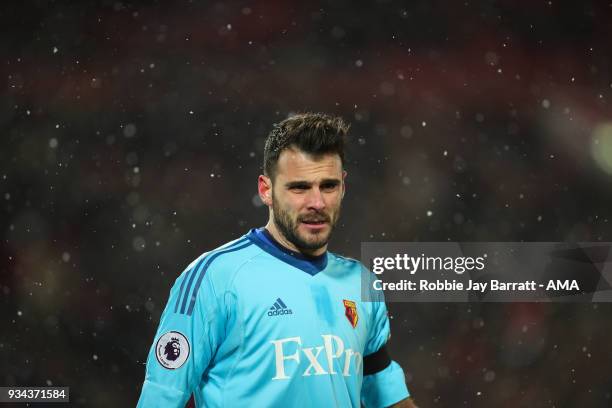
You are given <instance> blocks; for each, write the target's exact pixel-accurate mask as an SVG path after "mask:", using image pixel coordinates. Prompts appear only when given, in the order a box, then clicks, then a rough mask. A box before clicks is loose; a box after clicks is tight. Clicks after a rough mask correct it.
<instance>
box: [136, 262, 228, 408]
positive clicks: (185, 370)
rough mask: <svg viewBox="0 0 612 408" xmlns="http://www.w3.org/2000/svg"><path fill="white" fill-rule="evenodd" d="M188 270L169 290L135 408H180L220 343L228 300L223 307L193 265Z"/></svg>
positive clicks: (222, 301) (207, 278)
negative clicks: (136, 407)
mask: <svg viewBox="0 0 612 408" xmlns="http://www.w3.org/2000/svg"><path fill="white" fill-rule="evenodd" d="M190 267H191V268H190ZM190 267H188V268H187V270H186V271H185V272H183V274H181V276H180V277H179V278H178V279H177V280H176V282H175V284H174V286H173V287H172V289H171V290H170V296H169V299H168V303H167V304H166V307H165V309H164V311H163V313H162V316H161V319H160V322H159V327H158V329H157V333H156V334H155V338H154V340H153V344H152V346H151V349H150V351H149V354H148V358H147V365H146V374H145V381H144V384H143V387H142V392H141V394H140V399H139V401H138V407H139V408H141V407H142V408H145V407H184V406H185V404H186V402H187V401H188V400H189V397H190V396H191V394H192V392H193V390H194V388H195V387H196V386H197V385H198V384H199V382H200V380H201V378H202V375H203V373H204V372H205V370H206V369H207V368H208V365H209V363H210V361H211V359H212V358H213V356H214V354H215V351H216V349H217V348H218V347H219V345H220V344H221V342H223V339H224V334H225V322H226V316H227V314H228V307H231V305H230V304H229V298H228V302H226V298H225V295H224V293H220V292H221V291H220V290H219V289H220V288H215V286H214V283H213V281H212V279H211V278H210V273H206V274H204V273H203V271H201V270H199V268H198V263H196V262H194V263H193V264H192V265H190ZM198 272H201V273H200V274H198Z"/></svg>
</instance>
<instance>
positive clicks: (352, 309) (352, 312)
mask: <svg viewBox="0 0 612 408" xmlns="http://www.w3.org/2000/svg"><path fill="white" fill-rule="evenodd" d="M344 309H345V310H344V315H345V316H346V318H347V319H348V321H349V323H350V324H351V326H353V329H354V328H355V327H357V322H358V321H359V315H358V314H357V305H356V304H355V302H353V301H352V300H346V299H344Z"/></svg>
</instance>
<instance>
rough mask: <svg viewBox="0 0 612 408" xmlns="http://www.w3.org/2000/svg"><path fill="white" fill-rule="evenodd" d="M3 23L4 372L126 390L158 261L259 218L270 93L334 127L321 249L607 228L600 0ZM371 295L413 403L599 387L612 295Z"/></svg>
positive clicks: (202, 10) (604, 9) (311, 6)
mask: <svg viewBox="0 0 612 408" xmlns="http://www.w3.org/2000/svg"><path fill="white" fill-rule="evenodd" d="M570 3H571V4H570ZM0 19H1V21H2V27H3V30H2V33H3V35H2V36H0V49H1V50H2V54H1V55H2V57H1V58H2V61H1V62H2V64H1V65H0V74H1V75H2V78H3V82H4V84H3V85H4V86H3V89H2V92H1V94H0V129H1V132H2V134H1V139H0V140H1V141H0V159H1V163H2V164H1V169H0V234H1V235H2V241H1V244H0V328H1V329H0V355H1V356H2V358H1V359H0V385H4V386H11V385H16V386H26V385H32V386H33V385H39V386H45V385H57V386H69V387H70V388H71V400H72V402H73V403H76V404H78V405H83V406H97V407H108V406H117V407H119V406H133V405H135V403H136V400H137V397H138V395H139V392H140V387H141V384H142V381H143V379H144V361H145V359H146V355H147V353H148V350H149V347H150V344H151V342H152V340H153V335H154V333H155V330H156V327H157V323H158V319H159V316H160V313H161V311H162V309H163V307H164V305H165V302H166V300H167V296H168V291H169V289H170V286H171V285H172V283H173V282H174V279H175V278H176V277H177V276H178V274H179V273H180V272H181V271H182V270H183V268H184V267H185V266H186V265H187V264H188V263H189V262H190V261H191V260H193V259H194V258H195V257H197V256H198V255H199V254H200V253H202V252H204V251H206V250H209V249H211V248H214V247H216V246H218V245H220V244H221V243H224V242H226V241H228V240H231V239H234V238H236V237H238V236H239V235H241V234H243V233H245V232H246V231H247V230H248V229H249V228H251V227H256V226H261V225H263V224H264V223H265V220H266V219H267V211H265V207H262V206H261V203H260V202H259V201H258V198H257V197H256V178H257V175H258V174H259V172H260V170H261V162H262V149H263V141H264V138H265V136H266V134H267V132H268V131H269V130H270V128H271V126H272V124H273V123H275V122H278V121H280V120H282V119H284V118H285V117H287V116H288V115H290V114H291V113H292V112H298V111H324V112H330V113H334V114H338V115H342V116H343V117H344V118H345V119H346V120H348V121H350V122H351V123H352V131H351V137H352V139H351V143H350V147H349V152H348V155H349V163H348V165H347V170H348V172H349V178H348V192H347V196H346V198H345V207H344V213H343V218H342V220H341V225H340V226H339V228H338V229H337V231H336V233H335V236H334V240H333V242H332V246H331V249H332V250H333V251H334V252H340V253H343V254H346V255H348V256H352V257H359V248H360V243H361V242H362V241H412V240H420V241H446V240H451V241H612V231H611V230H610V212H611V204H612V191H611V189H610V187H611V184H610V183H611V181H612V110H611V98H612V48H611V43H610V38H612V4H611V3H610V2H609V1H602V2H596V1H583V2H561V1H558V0H553V1H535V2H526V1H510V0H504V1H460V2H447V1H422V0H420V1H415V2H399V1H391V0H379V1H369V2H365V1H348V0H336V1H330V2H290V1H251V2H247V1H238V2H205V1H179V2H160V1H147V2H145V1H143V2H119V1H117V2H115V1H99V2H94V1H80V2H73V1H27V2H3V3H2V5H1V6H0ZM390 310H391V313H392V330H393V338H392V341H391V348H392V353H393V355H394V357H395V359H397V360H398V361H399V362H400V364H401V365H402V366H403V367H404V369H405V370H406V375H407V379H408V385H409V387H410V389H411V391H412V392H413V393H414V395H415V396H416V398H417V402H419V404H420V405H421V406H422V407H436V406H437V407H458V406H461V407H550V408H553V407H556V408H562V407H610V406H612V396H611V393H612V376H611V374H610V367H611V366H612V350H611V345H612V305H609V304H519V303H514V304H392V305H390Z"/></svg>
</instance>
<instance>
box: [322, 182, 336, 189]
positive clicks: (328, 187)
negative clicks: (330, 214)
mask: <svg viewBox="0 0 612 408" xmlns="http://www.w3.org/2000/svg"><path fill="white" fill-rule="evenodd" d="M336 187H338V184H336V183H328V184H322V185H321V189H322V190H333V189H334V188H336Z"/></svg>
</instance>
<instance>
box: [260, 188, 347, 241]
mask: <svg viewBox="0 0 612 408" xmlns="http://www.w3.org/2000/svg"><path fill="white" fill-rule="evenodd" d="M272 212H273V213H274V216H273V217H272V218H273V219H274V225H275V226H276V228H277V229H278V230H279V232H280V233H281V234H282V235H283V236H284V237H285V239H287V241H289V242H291V243H292V244H293V245H295V247H296V248H297V249H299V250H300V251H306V252H311V251H316V250H317V249H320V248H322V247H324V246H325V245H327V243H328V242H329V237H330V236H331V233H332V231H333V229H334V226H335V225H336V221H337V220H338V216H339V215H340V208H338V211H337V212H336V214H335V216H334V218H333V219H330V218H329V216H328V215H327V214H325V213H319V214H318V215H321V216H324V217H325V218H326V220H327V221H328V222H329V233H328V234H327V237H326V238H325V239H324V240H316V241H313V242H308V241H306V240H304V239H302V238H301V237H300V236H299V234H298V232H297V231H298V223H299V222H300V219H299V217H298V219H297V220H296V221H295V222H294V221H293V220H292V219H291V216H290V215H289V213H288V212H286V211H284V210H283V209H282V208H281V206H280V205H279V203H278V201H276V197H275V196H274V193H272Z"/></svg>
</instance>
